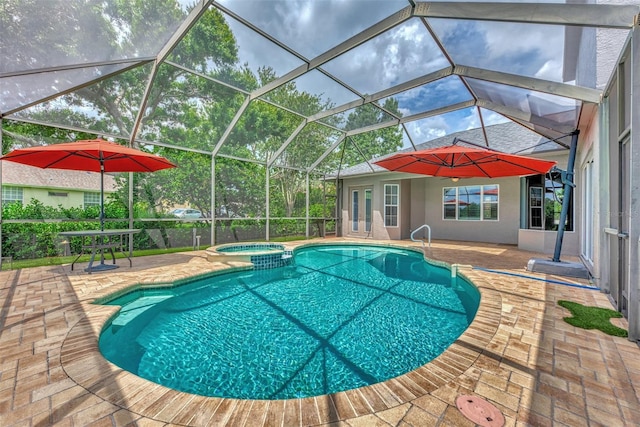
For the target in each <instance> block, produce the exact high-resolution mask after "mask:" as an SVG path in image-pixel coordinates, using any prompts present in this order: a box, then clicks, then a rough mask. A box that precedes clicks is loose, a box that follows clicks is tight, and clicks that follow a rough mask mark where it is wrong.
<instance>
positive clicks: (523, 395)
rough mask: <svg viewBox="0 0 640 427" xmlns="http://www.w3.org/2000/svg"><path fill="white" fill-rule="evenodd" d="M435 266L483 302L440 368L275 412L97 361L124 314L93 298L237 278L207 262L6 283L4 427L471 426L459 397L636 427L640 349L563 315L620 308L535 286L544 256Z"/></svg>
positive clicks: (167, 260) (164, 260)
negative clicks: (218, 273)
mask: <svg viewBox="0 0 640 427" xmlns="http://www.w3.org/2000/svg"><path fill="white" fill-rule="evenodd" d="M332 240H334V239H332ZM302 243H304V242H302ZM386 243H388V242H386ZM398 244H401V245H406V246H411V245H415V243H412V242H398ZM427 252H428V254H427V255H428V256H429V257H431V258H433V259H437V260H442V261H446V262H449V263H452V264H453V263H457V264H461V265H464V266H461V267H460V268H459V271H460V272H461V273H462V274H465V275H466V276H467V277H469V278H470V279H471V280H472V281H473V282H474V283H475V284H476V285H477V286H478V287H479V288H480V290H481V293H482V302H481V305H480V309H479V311H478V315H477V316H476V318H475V320H474V322H473V323H472V325H471V326H470V328H469V329H468V330H467V331H466V332H465V333H464V334H463V335H462V336H461V337H460V338H459V339H458V340H457V341H456V342H455V343H454V344H453V345H452V346H451V347H450V348H449V349H448V350H447V351H446V352H445V353H444V354H442V355H441V356H440V357H438V358H436V359H435V360H433V361H432V362H430V363H428V364H427V365H424V366H423V367H421V368H419V369H417V370H416V371H413V372H410V373H407V374H405V375H402V376H400V377H398V378H394V379H392V380H389V381H386V382H384V383H380V384H375V385H373V386H369V387H364V388H361V389H357V390H350V391H347V392H341V393H336V394H333V395H327V396H320V397H316V398H307V399H292V400H279V401H278V400H274V401H251V400H235V399H221V398H208V397H201V396H195V395H190V394H186V393H181V392H176V391H174V390H170V389H168V388H165V387H163V386H159V385H156V384H153V383H151V382H148V381H146V380H143V379H141V378H139V377H137V376H135V375H133V374H130V373H128V372H126V371H122V370H121V369H120V368H118V367H116V366H114V365H112V364H110V363H109V362H107V361H106V360H105V359H104V358H102V356H101V355H100V353H99V352H98V348H97V337H98V334H99V333H100V330H101V328H102V325H103V324H104V323H105V322H106V321H107V320H108V318H109V317H110V316H111V315H112V314H113V312H114V310H116V308H114V307H108V306H99V305H94V304H91V302H92V301H93V300H94V299H95V298H97V297H100V296H104V295H107V294H109V293H112V292H114V291H116V290H121V289H125V288H127V287H129V286H131V285H134V284H140V283H144V284H154V283H155V284H159V283H171V282H172V281H174V280H178V279H183V278H185V277H190V276H195V275H201V274H208V273H211V272H212V271H215V270H219V269H223V268H229V266H228V265H224V264H221V263H212V262H209V261H207V259H206V257H205V254H204V252H203V251H195V252H188V253H178V254H169V255H160V256H153V257H140V258H134V259H133V268H129V266H128V262H126V261H125V262H122V261H121V260H119V262H118V263H119V265H121V268H119V269H117V270H115V271H111V272H107V273H93V274H91V275H89V274H87V273H85V272H84V271H83V270H82V267H83V266H82V265H79V266H78V268H77V269H76V270H75V271H73V272H72V271H70V268H69V266H51V267H38V268H29V269H22V270H12V271H3V272H0V303H1V304H2V311H1V315H0V426H5V427H8V426H48V425H63V426H89V425H92V426H93V425H96V426H102V425H104V426H124V425H140V426H155V425H157V426H160V425H201V426H202V425H212V426H215V425H234V426H254V425H255V426H262V425H268V426H276V425H277V426H293V425H344V426H367V427H368V426H472V425H474V424H473V423H472V422H470V421H469V420H467V419H466V418H465V417H464V416H463V415H462V414H461V413H460V412H459V411H458V409H457V408H456V405H455V400H456V398H457V397H458V396H459V395H462V394H471V395H476V396H479V397H481V398H483V399H486V400H487V401H489V402H491V403H492V404H494V405H495V406H496V407H497V408H498V409H499V410H500V411H501V412H502V414H503V415H504V417H505V425H507V426H516V425H518V426H525V425H533V426H546V425H549V426H550V425H559V426H563V425H566V426H607V427H611V426H633V425H640V402H639V398H640V348H639V347H638V345H637V344H636V343H633V342H630V341H628V340H627V339H625V338H615V337H611V336H608V335H605V334H604V333H602V332H600V331H590V330H583V329H577V328H574V327H572V326H570V325H569V324H567V323H566V322H564V321H563V320H562V318H563V317H564V316H567V315H569V313H568V311H567V310H565V309H563V308H562V307H559V306H558V305H557V301H558V300H560V299H568V300H571V301H576V302H579V303H582V304H586V305H596V306H600V307H607V308H611V304H610V302H609V300H608V299H607V296H606V295H605V294H603V293H601V292H598V291H594V290H588V289H582V288H578V287H571V286H566V285H562V284H556V283H552V282H549V281H547V280H542V279H554V280H557V281H561V282H572V283H576V284H583V285H584V284H588V283H587V282H584V281H576V280H575V279H569V278H562V277H547V276H545V275H540V274H533V273H530V272H527V271H525V269H524V267H525V266H526V263H527V261H528V260H529V259H530V258H532V257H544V256H542V255H540V254H534V253H529V252H522V251H518V250H517V249H515V248H514V247H511V246H502V245H490V244H474V243H473V244H472V243H461V242H445V241H439V242H435V243H434V244H433V247H432V249H431V250H428V251H427ZM125 264H126V265H125ZM471 266H473V267H483V268H484V269H495V270H499V271H501V272H507V273H512V274H510V275H508V274H500V273H494V272H488V271H486V270H484V269H483V270H480V269H477V268H472V267H471ZM614 322H615V323H616V324H617V325H618V326H621V327H625V328H626V327H627V325H626V322H625V321H624V320H619V319H616V320H615V321H614Z"/></svg>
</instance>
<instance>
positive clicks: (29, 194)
mask: <svg viewBox="0 0 640 427" xmlns="http://www.w3.org/2000/svg"><path fill="white" fill-rule="evenodd" d="M50 193H60V194H66V196H52V195H50ZM84 193H85V192H84V191H74V190H68V189H63V190H61V189H56V188H33V187H22V197H23V199H22V203H23V204H25V205H27V204H29V202H30V201H31V199H36V200H39V201H41V202H42V204H43V205H45V206H52V207H58V206H62V207H63V208H82V207H84ZM105 196H106V195H105Z"/></svg>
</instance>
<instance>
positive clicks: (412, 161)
mask: <svg viewBox="0 0 640 427" xmlns="http://www.w3.org/2000/svg"><path fill="white" fill-rule="evenodd" d="M373 163H374V164H376V165H378V166H381V167H383V168H385V169H388V170H390V171H396V172H406V173H415V174H422V175H431V176H442V177H449V178H473V177H486V178H499V177H505V176H526V175H536V174H544V173H547V172H549V170H550V169H551V168H552V167H553V166H554V165H555V164H556V162H552V161H547V160H540V159H536V158H533V157H526V156H518V155H515V154H507V153H502V152H499V151H493V150H486V149H482V148H473V147H464V146H460V145H449V146H446V147H438V148H431V149H427V150H421V151H412V152H404V153H398V154H394V155H393V156H391V157H387V158H386V159H382V160H378V161H377V162H373Z"/></svg>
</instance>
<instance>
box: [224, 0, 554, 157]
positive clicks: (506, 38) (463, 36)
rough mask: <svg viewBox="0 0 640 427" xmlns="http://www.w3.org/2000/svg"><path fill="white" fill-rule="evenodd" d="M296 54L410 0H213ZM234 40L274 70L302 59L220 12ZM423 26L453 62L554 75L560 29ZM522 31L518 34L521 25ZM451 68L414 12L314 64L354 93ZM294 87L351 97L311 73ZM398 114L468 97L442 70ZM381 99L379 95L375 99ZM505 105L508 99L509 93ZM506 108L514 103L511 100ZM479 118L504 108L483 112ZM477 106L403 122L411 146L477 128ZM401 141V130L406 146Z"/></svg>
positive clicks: (322, 48) (495, 118)
mask: <svg viewBox="0 0 640 427" xmlns="http://www.w3.org/2000/svg"><path fill="white" fill-rule="evenodd" d="M219 3H220V4H222V5H223V6H224V7H226V8H229V9H230V10H232V11H233V12H234V13H237V14H238V15H240V16H241V17H243V18H244V19H246V20H247V21H249V22H251V23H252V24H254V25H255V26H257V27H258V28H260V29H261V30H263V31H265V32H266V33H268V34H269V35H271V36H272V37H273V38H274V39H276V40H278V41H280V42H281V43H283V44H286V45H288V46H289V47H290V48H291V49H293V50H294V51H295V52H297V53H298V54H300V56H302V58H303V59H307V60H310V59H313V58H315V57H316V56H318V55H320V54H322V53H324V52H326V51H328V50H329V49H331V48H332V47H334V46H336V45H339V44H340V43H341V42H343V41H345V40H347V39H348V38H349V37H352V36H354V35H355V34H357V33H358V32H360V31H362V30H364V29H366V28H368V27H370V26H371V25H373V24H375V23H376V22H378V21H380V20H382V19H384V18H386V17H387V16H390V15H392V14H394V13H395V12H397V11H399V10H401V9H403V8H404V7H406V6H407V5H408V2H406V1H405V0H373V1H370V0H320V1H317V0H316V1H313V0H312V1H306V0H284V1H279V0H262V1H260V0H253V1H252V0H245V1H241V2H239V1H232V0H223V1H220V2H219ZM228 22H229V24H230V26H231V27H232V30H233V31H234V34H235V35H236V37H237V41H238V45H239V46H240V51H239V54H240V62H241V63H243V64H244V63H247V64H248V65H249V67H250V68H251V69H254V70H257V68H258V67H259V66H264V65H269V66H272V67H273V68H274V69H275V70H276V73H277V74H278V75H279V76H281V75H284V74H285V73H286V72H288V71H290V70H292V69H294V68H296V67H297V66H299V65H300V64H302V63H303V62H302V61H301V60H300V58H296V57H295V56H294V55H291V54H290V53H288V52H286V51H284V50H283V49H280V48H279V47H277V46H276V45H275V44H273V43H271V42H270V41H267V40H266V39H263V40H262V41H258V39H261V37H260V36H256V34H255V33H254V34H253V35H252V36H249V34H250V33H251V32H250V31H246V30H243V29H240V27H243V26H242V25H241V24H240V23H239V22H237V21H235V20H233V19H228ZM427 22H428V24H429V25H430V26H431V28H432V30H433V32H434V33H435V34H436V36H437V37H438V39H439V41H440V43H442V45H443V46H444V48H445V50H446V52H447V53H448V55H449V56H450V57H451V59H452V60H453V61H454V63H455V64H458V65H467V66H472V67H477V68H487V69H491V70H494V71H501V72H505V73H510V74H517V75H522V76H528V77H536V78H542V79H546V80H551V81H556V82H560V81H562V61H563V50H564V29H563V28H562V27H560V26H543V25H527V26H526V27H523V25H522V24H514V23H496V22H482V21H462V20H456V21H454V20H447V19H429V20H428V21H427ZM523 28H525V29H526V31H524V30H523ZM448 66H450V62H449V60H448V59H447V56H446V55H445V54H443V53H442V51H441V50H440V49H439V47H438V43H437V42H436V41H435V40H434V38H433V37H432V36H431V34H430V33H429V30H428V29H427V28H426V26H425V25H424V24H423V23H422V22H421V20H420V19H418V18H412V19H410V20H408V21H405V22H403V23H402V24H400V25H398V26H395V27H394V28H392V29H391V30H388V31H386V32H384V33H383V34H381V35H379V36H378V37H376V38H374V39H372V40H369V41H367V42H365V43H363V44H361V45H359V46H357V47H355V48H353V49H352V50H350V51H348V52H346V53H344V54H342V55H340V56H338V57H336V58H334V59H332V60H330V61H328V62H326V63H325V64H322V65H321V68H322V70H324V71H325V72H326V73H328V74H329V75H330V76H332V77H334V78H336V79H339V80H340V81H342V82H343V83H345V84H346V85H347V86H348V87H350V88H352V89H354V90H355V91H357V92H359V93H360V94H362V95H370V94H374V93H376V92H378V91H381V90H383V89H386V88H388V87H392V86H395V85H398V84H401V83H404V82H407V81H409V80H411V79H414V78H417V77H421V76H424V75H426V74H429V73H431V72H434V71H437V70H440V69H442V68H445V67H448ZM296 83H297V85H298V88H299V89H301V90H306V91H310V92H313V93H321V94H322V95H323V97H324V98H325V99H327V98H328V99H331V101H333V103H334V105H341V104H343V103H346V102H349V101H351V100H353V99H357V98H358V96H357V95H356V94H354V93H352V92H350V91H349V90H345V89H344V88H343V87H342V86H340V85H338V84H335V82H333V81H332V80H331V79H329V78H327V77H326V76H324V75H322V74H321V73H319V72H317V71H314V72H313V73H308V74H305V75H304V76H303V77H301V78H299V79H298V80H296ZM394 97H396V99H398V100H399V101H400V110H401V112H402V113H403V115H404V116H407V115H412V114H417V113H421V112H424V111H428V110H432V109H435V108H440V107H443V106H445V105H448V104H450V103H452V102H460V101H465V100H468V99H471V96H470V94H469V91H468V90H467V89H466V88H465V87H464V85H463V84H462V83H461V80H460V79H459V78H458V77H455V76H453V77H449V78H446V79H442V80H440V81H437V82H435V83H431V84H429V85H425V86H421V87H419V88H415V89H413V90H411V91H407V92H404V93H401V94H398V95H395V96H394ZM383 101H384V99H383V100H381V103H382V102H383ZM505 102H513V100H510V99H507V100H505ZM514 107H522V106H518V105H514ZM482 114H483V116H482V119H483V121H484V123H485V125H486V124H492V123H500V122H504V121H506V120H507V119H506V118H504V117H503V116H502V115H500V114H498V113H495V112H492V111H489V110H483V111H482ZM479 125H480V118H479V116H478V113H477V109H476V108H472V109H463V110H460V111H457V112H454V113H448V114H445V115H440V116H437V117H429V118H426V119H422V120H418V121H415V122H411V123H408V124H407V130H408V131H409V133H410V134H411V138H412V139H413V140H414V143H416V144H418V143H421V142H424V141H425V140H428V139H433V138H437V137H440V136H443V135H447V134H449V133H452V132H457V131H460V130H464V129H470V128H474V127H478V126H479ZM408 144H409V140H408V138H406V137H405V147H406V146H408Z"/></svg>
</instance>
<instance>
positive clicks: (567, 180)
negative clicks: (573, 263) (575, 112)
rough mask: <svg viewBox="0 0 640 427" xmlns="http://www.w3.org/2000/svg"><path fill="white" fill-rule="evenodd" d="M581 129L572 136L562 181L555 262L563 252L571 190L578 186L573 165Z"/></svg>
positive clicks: (558, 260) (554, 254)
mask: <svg viewBox="0 0 640 427" xmlns="http://www.w3.org/2000/svg"><path fill="white" fill-rule="evenodd" d="M579 134H580V131H579V130H577V129H576V130H575V131H574V132H573V134H572V136H571V148H570V149H569V160H567V170H566V171H565V172H564V175H565V176H564V177H562V182H563V183H564V194H563V198H562V211H560V224H558V234H557V235H556V248H555V251H554V252H553V259H552V261H553V262H560V252H562V239H563V238H564V229H565V222H566V221H567V215H568V213H569V204H570V202H571V192H572V191H571V190H572V189H573V188H574V187H575V186H576V185H575V184H574V182H573V167H574V164H575V162H576V150H577V147H578V135H579Z"/></svg>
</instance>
